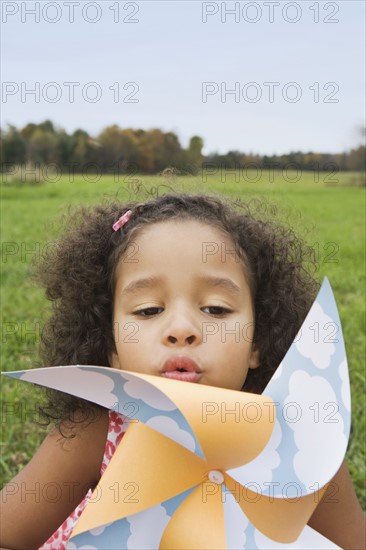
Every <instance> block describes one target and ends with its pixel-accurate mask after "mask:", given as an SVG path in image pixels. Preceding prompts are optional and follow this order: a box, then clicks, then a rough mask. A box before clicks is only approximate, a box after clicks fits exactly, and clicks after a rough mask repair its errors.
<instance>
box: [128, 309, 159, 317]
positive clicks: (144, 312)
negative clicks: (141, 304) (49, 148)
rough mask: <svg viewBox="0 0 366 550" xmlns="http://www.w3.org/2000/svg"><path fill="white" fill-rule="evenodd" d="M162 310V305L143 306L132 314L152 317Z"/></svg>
mask: <svg viewBox="0 0 366 550" xmlns="http://www.w3.org/2000/svg"><path fill="white" fill-rule="evenodd" d="M162 311H163V308H162V307H145V308H144V309H139V310H138V311H134V313H133V314H134V315H140V316H141V317H153V316H155V315H158V314H159V313H161V312H162Z"/></svg>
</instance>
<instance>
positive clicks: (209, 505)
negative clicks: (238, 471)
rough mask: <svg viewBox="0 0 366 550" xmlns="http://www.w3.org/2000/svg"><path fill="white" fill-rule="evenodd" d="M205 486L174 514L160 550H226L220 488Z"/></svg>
mask: <svg viewBox="0 0 366 550" xmlns="http://www.w3.org/2000/svg"><path fill="white" fill-rule="evenodd" d="M212 487H213V484H212V483H208V482H203V483H202V484H200V485H199V486H198V487H196V488H195V489H193V491H192V492H191V493H190V494H189V495H188V496H187V498H186V499H185V500H184V501H183V502H182V504H181V505H180V506H179V508H178V509H177V510H176V511H175V512H174V514H173V516H172V518H171V520H170V522H169V523H168V525H167V527H166V529H165V531H164V534H163V536H162V538H161V541H160V547H159V550H196V549H197V548H199V549H200V550H226V547H227V545H226V536H225V522H224V508H223V505H222V489H221V485H215V488H216V489H215V491H213V490H212Z"/></svg>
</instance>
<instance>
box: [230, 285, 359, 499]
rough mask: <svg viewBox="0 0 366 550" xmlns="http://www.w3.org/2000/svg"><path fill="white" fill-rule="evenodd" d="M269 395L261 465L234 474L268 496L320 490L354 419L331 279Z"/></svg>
mask: <svg viewBox="0 0 366 550" xmlns="http://www.w3.org/2000/svg"><path fill="white" fill-rule="evenodd" d="M263 395H268V396H269V397H271V398H272V399H273V401H274V402H275V404H276V421H275V428H274V430H273V432H272V436H271V438H270V440H269V442H268V444H267V446H266V447H265V449H264V450H263V451H262V453H261V454H260V455H259V456H258V457H257V459H256V460H255V461H252V462H251V463H249V464H248V465H245V466H242V467H239V468H235V469H232V470H229V471H228V473H229V474H230V475H231V476H232V477H233V478H234V479H235V480H237V481H238V482H239V483H241V484H243V485H246V484H248V483H249V482H253V481H256V482H257V484H258V488H257V490H258V492H260V493H261V494H264V495H267V496H274V497H279V498H286V497H287V498H296V497H301V496H305V495H308V494H311V493H313V492H315V491H317V490H319V489H320V488H321V487H323V486H324V485H325V484H326V483H328V482H329V481H330V480H331V478H332V477H333V476H334V475H335V474H336V472H337V471H338V469H339V467H340V466H341V463H342V461H343V458H344V455H345V452H346V449H347V444H348V439H349V433H350V420H351V410H350V409H351V406H350V386H349V376H348V368H347V359H346V351H345V346H344V339H343V333H342V328H341V323H340V319H339V315H338V311H337V306H336V302H335V299H334V296H333V292H332V289H331V287H330V284H329V282H328V280H327V279H324V281H323V284H322V286H321V289H320V291H319V294H318V296H317V298H316V300H315V301H314V303H313V305H312V307H311V309H310V311H309V313H308V315H307V317H306V319H305V321H304V323H303V325H302V327H301V330H300V331H299V333H298V335H297V337H296V338H295V340H294V342H293V343H292V344H291V346H290V348H289V350H288V352H287V354H286V356H285V357H284V359H283V361H282V363H281V365H280V366H279V367H278V369H277V371H276V372H275V374H274V376H273V377H272V379H271V380H270V382H269V384H268V385H267V387H266V389H265V390H264V392H263ZM263 465H266V476H265V478H264V476H263ZM251 489H252V490H256V489H255V488H254V489H253V484H252V486H251Z"/></svg>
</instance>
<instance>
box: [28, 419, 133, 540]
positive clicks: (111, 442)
mask: <svg viewBox="0 0 366 550" xmlns="http://www.w3.org/2000/svg"><path fill="white" fill-rule="evenodd" d="M127 426H128V424H124V422H123V416H122V415H120V414H118V413H116V412H115V411H109V424H108V436H107V441H106V445H105V451H104V456H103V461H102V466H101V468H100V475H103V474H104V472H105V470H106V468H107V466H108V464H109V461H110V459H111V458H112V456H113V454H114V452H115V450H116V448H117V446H118V444H119V442H120V441H121V439H122V437H123V435H124V433H125V431H126V428H127ZM91 496H92V490H91V489H89V491H88V492H87V494H86V495H85V497H84V498H83V500H82V501H81V502H80V504H79V505H78V506H77V507H76V508H75V510H74V511H73V512H71V514H70V515H69V517H68V518H67V519H65V521H64V522H63V523H62V525H60V527H59V528H58V529H57V531H55V532H54V533H53V535H51V536H50V538H49V539H48V540H46V542H45V543H44V544H42V546H40V547H39V550H66V543H67V542H68V540H69V538H70V535H71V532H72V530H73V528H74V527H75V525H76V523H77V521H78V519H79V517H80V516H81V514H82V512H83V511H84V508H85V507H86V505H87V504H88V502H89V500H90V498H91Z"/></svg>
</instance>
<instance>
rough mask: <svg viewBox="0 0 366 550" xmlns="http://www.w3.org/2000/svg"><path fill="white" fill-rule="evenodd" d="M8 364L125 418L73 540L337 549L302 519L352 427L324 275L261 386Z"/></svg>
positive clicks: (113, 544)
mask: <svg viewBox="0 0 366 550" xmlns="http://www.w3.org/2000/svg"><path fill="white" fill-rule="evenodd" d="M8 374H9V375H10V376H13V377H15V378H19V379H21V380H26V381H29V382H32V383H35V384H39V385H43V386H46V387H49V388H54V389H57V390H60V391H63V392H67V393H70V394H72V395H76V396H78V397H82V398H84V399H87V400H89V401H92V402H94V403H97V404H99V405H101V406H103V407H106V408H109V409H113V410H116V411H117V412H119V413H121V414H123V415H125V416H126V417H128V418H127V420H128V429H127V431H126V433H125V435H124V437H123V438H122V440H121V443H120V444H119V446H118V447H117V449H116V452H115V453H114V455H113V457H112V459H111V461H110V463H109V465H108V467H107V469H106V471H105V473H104V474H103V476H102V477H101V479H100V482H99V485H98V486H97V487H96V489H95V491H94V493H93V497H92V498H91V500H90V502H89V504H88V505H87V506H86V508H85V510H84V512H83V513H82V515H81V517H80V519H79V521H78V523H77V524H76V527H75V529H74V531H73V534H72V537H71V539H70V541H69V543H68V548H69V549H76V548H88V549H94V548H99V549H101V548H104V549H105V548H126V549H127V548H131V549H138V548H139V549H144V550H146V549H158V548H159V549H161V550H168V549H169V550H172V549H182V550H183V549H184V550H189V549H192V550H193V549H194V550H197V549H207V550H213V549H226V548H227V549H245V548H250V549H256V548H258V549H264V548H275V549H276V548H278V549H280V548H281V549H283V548H299V549H300V548H301V549H305V548H316V549H320V548H338V547H337V546H336V545H334V544H333V543H332V542H330V541H329V540H327V539H325V538H324V537H323V536H321V535H320V534H319V533H317V532H316V531H314V530H313V529H311V528H310V527H308V526H306V523H307V521H308V520H309V518H310V516H311V515H312V513H313V511H314V509H315V507H316V506H317V503H318V502H319V500H320V498H321V496H322V495H323V493H324V491H325V490H326V487H327V484H328V483H329V482H330V480H331V479H332V477H333V476H334V475H335V473H336V472H337V470H338V469H339V467H340V465H341V463H342V460H343V458H344V455H345V452H346V448H347V443H348V438H349V432H350V388H349V378H348V369H347V361H346V354H345V347H344V341H343V335H342V330H341V325H340V320H339V316H338V312H337V307H336V304H335V300H334V296H333V293H332V290H331V287H330V285H329V282H328V280H327V279H325V280H324V282H323V284H322V287H321V289H320V292H319V294H318V296H317V298H316V300H315V302H314V303H313V305H312V307H311V309H310V311H309V313H308V315H307V317H306V319H305V321H304V323H303V325H302V327H301V330H300V331H299V333H298V335H297V337H296V338H295V340H294V342H293V343H292V345H291V346H290V348H289V350H288V352H287V354H286V356H285V358H284V359H283V361H282V363H281V365H279V367H278V369H277V371H276V372H275V374H274V376H273V377H272V379H271V380H270V382H269V384H268V385H267V387H266V389H265V390H264V392H263V395H255V394H250V393H244V392H238V391H233V390H226V389H221V388H216V387H209V386H204V385H201V384H190V383H188V382H181V381H177V380H169V379H166V378H163V377H155V376H149V375H142V374H133V373H130V372H127V371H120V370H116V369H111V368H107V367H96V366H78V365H77V366H63V367H52V368H46V369H36V370H31V371H18V372H13V373H8Z"/></svg>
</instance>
